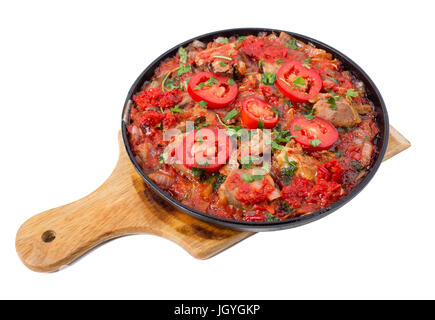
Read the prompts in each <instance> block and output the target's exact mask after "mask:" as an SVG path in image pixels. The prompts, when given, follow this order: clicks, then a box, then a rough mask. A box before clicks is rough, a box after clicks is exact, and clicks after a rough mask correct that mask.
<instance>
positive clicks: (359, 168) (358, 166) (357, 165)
mask: <svg viewBox="0 0 435 320" xmlns="http://www.w3.org/2000/svg"><path fill="white" fill-rule="evenodd" d="M350 164H351V165H352V167H354V168H355V170H357V171H362V170H363V169H364V166H363V165H362V164H361V162H359V161H356V160H354V161H351V162H350Z"/></svg>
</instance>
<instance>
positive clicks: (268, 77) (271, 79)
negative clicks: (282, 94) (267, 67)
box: [261, 72, 276, 86]
mask: <svg viewBox="0 0 435 320" xmlns="http://www.w3.org/2000/svg"><path fill="white" fill-rule="evenodd" d="M275 81H276V74H274V73H268V72H265V73H263V74H262V75H261V82H263V84H264V85H266V86H267V85H272V84H274V83H275Z"/></svg>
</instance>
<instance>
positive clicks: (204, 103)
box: [198, 100, 208, 109]
mask: <svg viewBox="0 0 435 320" xmlns="http://www.w3.org/2000/svg"><path fill="white" fill-rule="evenodd" d="M198 104H199V105H200V107H201V108H203V109H204V108H205V107H206V106H207V105H208V102H205V101H204V100H201V101H200V102H198Z"/></svg>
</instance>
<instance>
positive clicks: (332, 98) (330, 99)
mask: <svg viewBox="0 0 435 320" xmlns="http://www.w3.org/2000/svg"><path fill="white" fill-rule="evenodd" d="M328 103H329V107H330V108H331V109H332V110H337V104H336V103H335V98H334V97H331V98H329V99H328Z"/></svg>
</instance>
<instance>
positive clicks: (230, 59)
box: [213, 56, 233, 61]
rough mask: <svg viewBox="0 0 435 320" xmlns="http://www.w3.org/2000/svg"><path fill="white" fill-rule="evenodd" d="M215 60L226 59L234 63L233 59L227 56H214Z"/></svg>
mask: <svg viewBox="0 0 435 320" xmlns="http://www.w3.org/2000/svg"><path fill="white" fill-rule="evenodd" d="M213 58H219V59H225V60H228V61H233V59H232V58H230V57H225V56H213Z"/></svg>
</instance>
